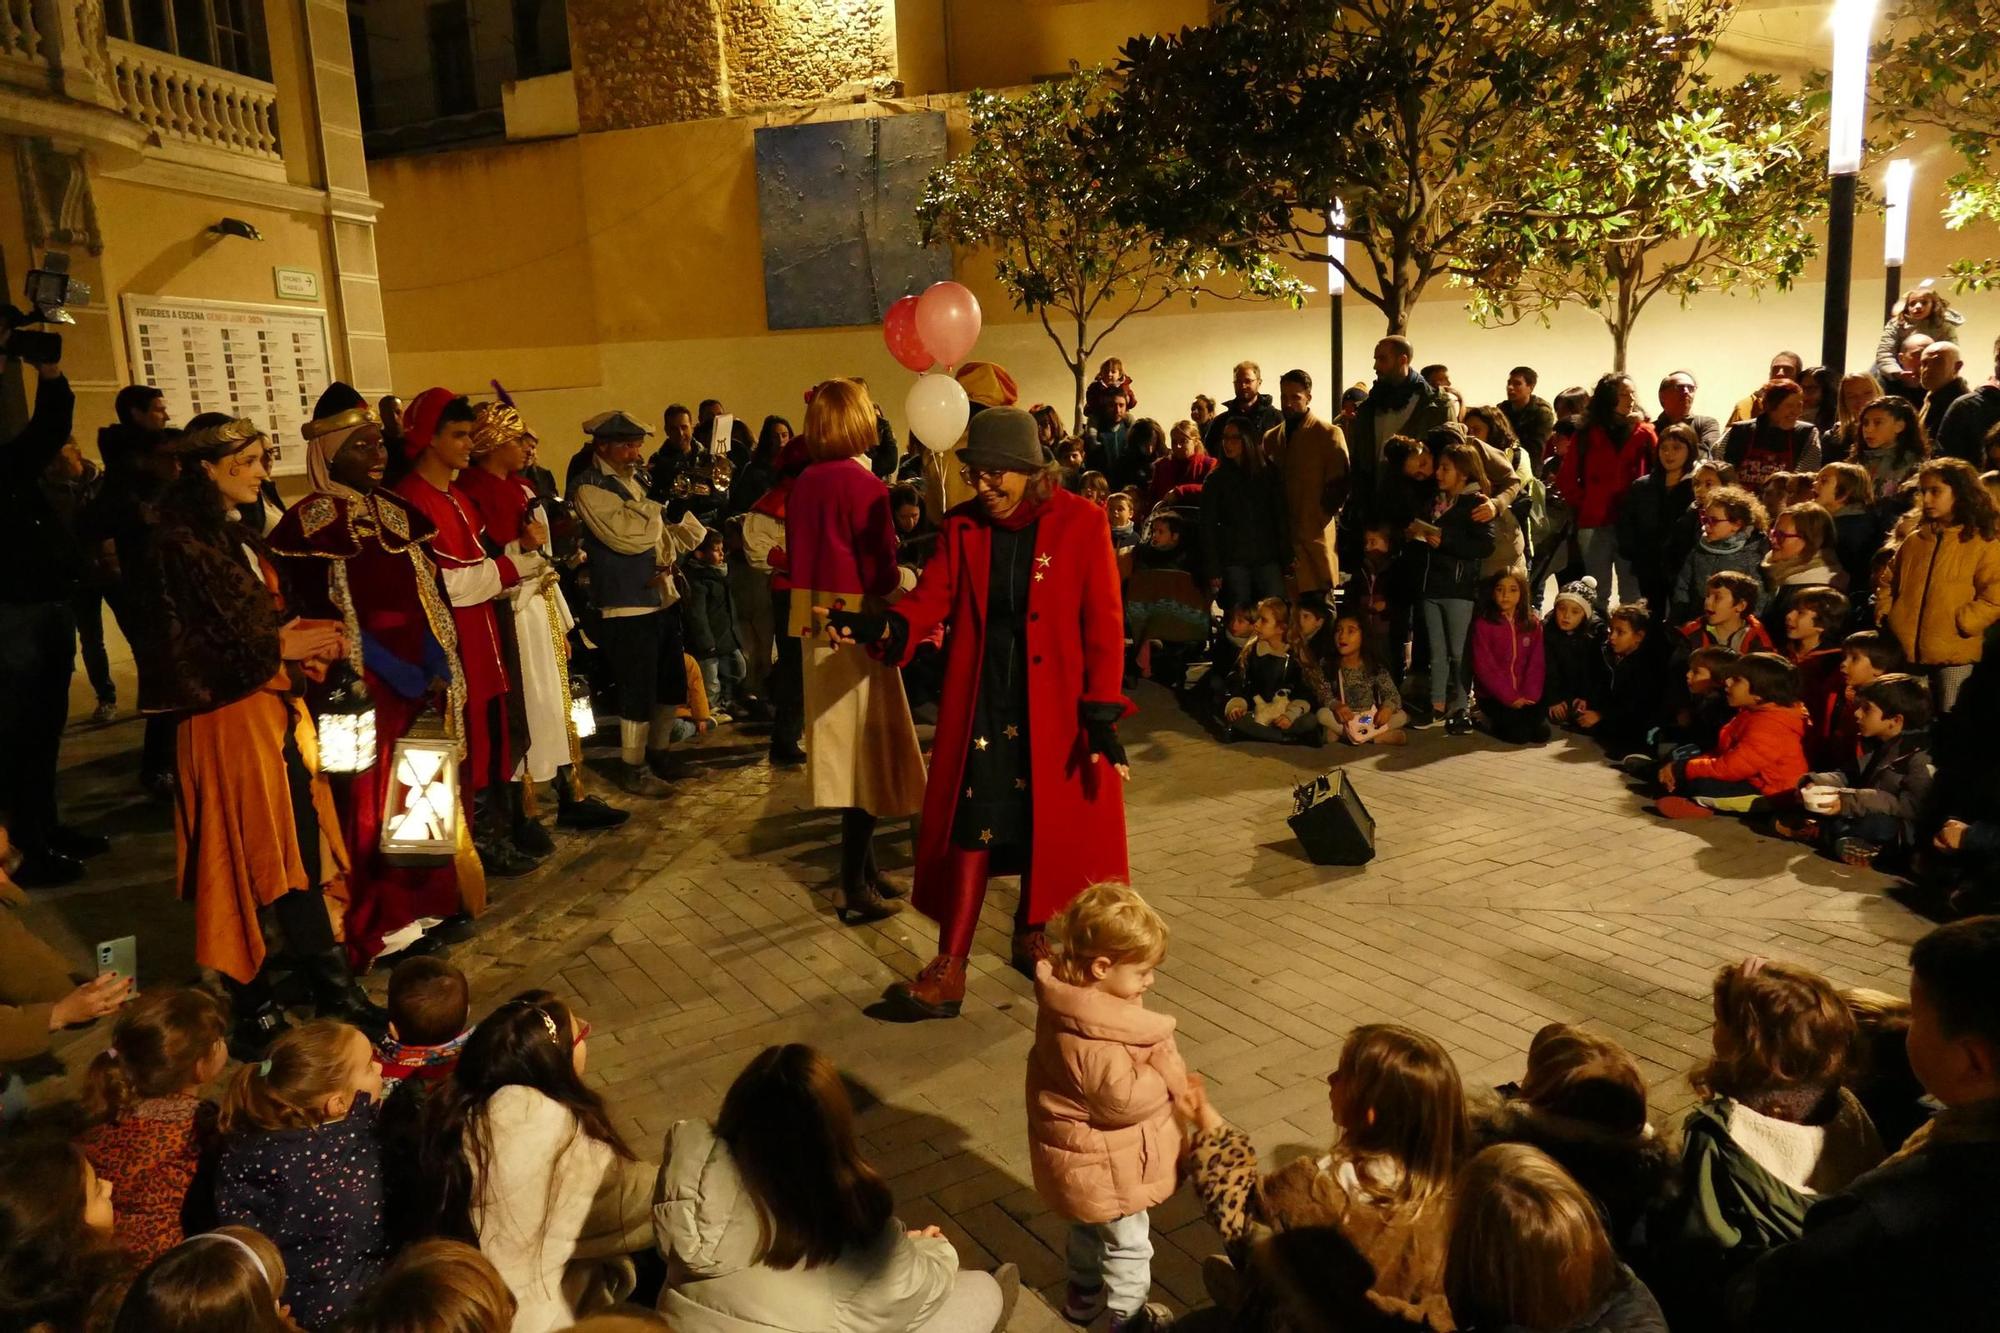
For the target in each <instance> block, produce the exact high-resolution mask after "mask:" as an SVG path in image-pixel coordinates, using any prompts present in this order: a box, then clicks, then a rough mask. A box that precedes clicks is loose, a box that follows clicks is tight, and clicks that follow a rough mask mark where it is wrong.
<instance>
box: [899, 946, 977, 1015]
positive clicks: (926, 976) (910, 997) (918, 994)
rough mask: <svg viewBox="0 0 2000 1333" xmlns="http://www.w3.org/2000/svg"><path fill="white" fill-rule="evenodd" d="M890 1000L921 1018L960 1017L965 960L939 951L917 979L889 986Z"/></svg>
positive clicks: (963, 989) (963, 992) (963, 1000)
mask: <svg viewBox="0 0 2000 1333" xmlns="http://www.w3.org/2000/svg"><path fill="white" fill-rule="evenodd" d="M888 998H889V1002H890V1003H891V1004H893V1005H895V1006H897V1007H898V1008H900V1009H903V1010H904V1011H906V1012H908V1013H909V1014H911V1015H912V1016H914V1017H917V1018H957V1017H958V1010H959V1006H960V1005H961V1004H963V1003H964V1002H965V960H964V959H963V958H953V957H952V956H951V955H949V954H939V955H938V956H937V957H935V958H933V959H931V961H930V962H929V963H928V964H927V965H926V966H925V967H924V970H923V971H921V972H919V973H917V979H916V980H915V981H899V982H897V983H896V984H895V985H893V986H891V987H889V997H888Z"/></svg>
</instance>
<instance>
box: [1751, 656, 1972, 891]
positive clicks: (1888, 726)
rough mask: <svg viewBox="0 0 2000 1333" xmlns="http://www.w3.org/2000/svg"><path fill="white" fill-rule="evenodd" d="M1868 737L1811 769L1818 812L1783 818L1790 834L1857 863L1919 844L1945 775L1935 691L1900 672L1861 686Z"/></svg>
mask: <svg viewBox="0 0 2000 1333" xmlns="http://www.w3.org/2000/svg"><path fill="white" fill-rule="evenodd" d="M1854 694H1855V702H1854V722H1855V729H1856V731H1857V732H1858V733H1859V736H1860V743H1859V745H1858V746H1857V747H1856V749H1855V750H1854V751H1852V752H1851V753H1850V754H1849V755H1848V757H1847V760H1846V762H1845V763H1843V764H1842V765H1841V767H1840V768H1839V769H1838V770H1837V771H1830V772H1821V773H1808V774H1807V775H1806V779H1805V786H1804V788H1803V789H1802V791H1801V798H1802V800H1803V801H1804V803H1805V808H1806V809H1807V811H1809V812H1811V814H1812V815H1815V816H1818V817H1817V818H1806V819H1802V820H1797V821H1793V822H1789V823H1787V822H1785V821H1780V825H1781V831H1782V832H1783V833H1784V835H1785V836H1786V837H1790V838H1793V839H1796V840H1797V841H1800V842H1817V843H1819V844H1820V846H1822V847H1824V848H1826V849H1827V850H1828V851H1830V852H1831V853H1832V854H1833V855H1834V856H1835V857H1836V858H1837V859H1839V860H1841V861H1844V862H1846V863H1847V864H1848V865H1851V866H1865V865H1872V864H1874V863H1875V858H1876V857H1877V856H1879V855H1880V854H1881V853H1883V852H1884V851H1895V852H1899V853H1903V854H1907V853H1909V852H1911V851H1913V850H1915V848H1916V846H1917V821H1918V820H1919V818H1920V817H1921V816H1922V814H1923V809H1924V803H1925V801H1926V800H1927V798H1928V797H1929V796H1930V790H1931V783H1932V781H1933V780H1934V779H1935V778H1936V776H1937V768H1936V765H1935V764H1933V763H1932V761H1931V756H1930V733H1929V731H1928V730H1927V728H1928V727H1929V726H1930V721H1931V692H1930V687H1929V685H1927V684H1926V683H1925V682H1924V681H1922V680H1919V679H1918V678H1917V677H1915V676H1911V675H1904V674H1901V673H1898V674H1896V675H1889V676H1883V677H1881V678H1880V679H1877V680H1873V681H1870V682H1869V683H1868V684H1866V685H1863V686H1862V687H1861V688H1860V689H1858V690H1856V691H1855V692H1854Z"/></svg>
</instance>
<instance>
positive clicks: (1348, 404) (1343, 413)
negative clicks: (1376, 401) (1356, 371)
mask: <svg viewBox="0 0 2000 1333" xmlns="http://www.w3.org/2000/svg"><path fill="white" fill-rule="evenodd" d="M1367 401H1368V390H1366V389H1364V388H1362V387H1361V386H1360V385H1359V384H1350V385H1348V386H1347V387H1346V388H1345V389H1342V390H1341V391H1340V420H1339V421H1337V422H1335V423H1334V424H1335V425H1337V426H1339V427H1340V429H1341V430H1342V432H1347V431H1351V430H1353V429H1354V414H1355V413H1356V412H1359V411H1360V410H1361V405H1362V404H1363V403H1365V402H1367Z"/></svg>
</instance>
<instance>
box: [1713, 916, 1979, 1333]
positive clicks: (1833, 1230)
mask: <svg viewBox="0 0 2000 1333" xmlns="http://www.w3.org/2000/svg"><path fill="white" fill-rule="evenodd" d="M1910 972H1911V977H1910V1032H1909V1038H1908V1049H1909V1056H1910V1068H1911V1069H1912V1070H1913V1071H1914V1072H1915V1073H1916V1075H1917V1078H1918V1079H1919V1080H1920V1081H1921V1082H1922V1083H1923V1085H1924V1090H1925V1091H1926V1092H1928V1093H1929V1094H1930V1095H1931V1096H1932V1097H1934V1098H1936V1099H1937V1100H1938V1101H1939V1102H1942V1103H1943V1104H1944V1110H1942V1111H1940V1112H1939V1113H1938V1114H1937V1117H1936V1118H1935V1119H1933V1120H1932V1121H1931V1122H1930V1124H1928V1125H1926V1126H1924V1127H1922V1128H1920V1129H1919V1130H1917V1132H1916V1133H1915V1134H1912V1135H1911V1136H1910V1138H1909V1140H1908V1141H1907V1142H1906V1143H1904V1145H1903V1147H1902V1149H1901V1150H1900V1151H1898V1152H1897V1154H1896V1155H1895V1156H1894V1157H1892V1158H1890V1159H1889V1160H1888V1161H1887V1162H1885V1163H1883V1164H1882V1165H1881V1166H1879V1167H1877V1168H1876V1169H1875V1170H1873V1171H1870V1172H1868V1173H1867V1174H1866V1175H1864V1176H1862V1177H1861V1178H1860V1179H1858V1180H1856V1181H1855V1182H1854V1183H1853V1184H1852V1185H1849V1186H1848V1187H1847V1189H1846V1190H1844V1191H1842V1192H1841V1193H1839V1194H1835V1195H1833V1196H1831V1197H1829V1198H1826V1199H1823V1200H1821V1201H1820V1202H1819V1203H1817V1204H1815V1205H1814V1206H1813V1209H1812V1211H1811V1212H1809V1213H1807V1214H1806V1222H1805V1233H1804V1234H1803V1235H1802V1236H1800V1237H1799V1239H1797V1240H1795V1241H1793V1242H1792V1243H1791V1244H1789V1245H1781V1246H1779V1247H1778V1248H1776V1249H1774V1250H1772V1251H1770V1252H1769V1253H1768V1254H1766V1255H1765V1256H1764V1257H1763V1258H1762V1259H1761V1260H1759V1261H1758V1263H1757V1265H1756V1266H1755V1267H1754V1268H1752V1269H1750V1270H1749V1272H1748V1273H1746V1274H1745V1275H1744V1276H1743V1277H1742V1278H1741V1279H1739V1280H1738V1281H1737V1282H1736V1284H1735V1285H1734V1287H1733V1288H1732V1290H1731V1293H1730V1295H1731V1307H1732V1313H1733V1314H1734V1316H1735V1324H1736V1327H1738V1328H1740V1329H1744V1330H1750V1329H1755V1330H1756V1331H1757V1333H1786V1331H1787V1330H1792V1329H1797V1330H1807V1329H1810V1330H1812V1333H1842V1331H1843V1330H1853V1333H1879V1331H1880V1330H1883V1329H1892V1328H1894V1329H1948V1328H1949V1329H1957V1328H1965V1329H1970V1328H1988V1327H1991V1326H1992V1322H1993V1317H1994V1313H1993V1312H1994V1305H1993V1291H1994V1274H1995V1273H2000V916H1975V917H1967V918H1966V919H1964V920H1962V921H1954V922H1952V923H1951V924H1950V925H1947V926H1940V927H1938V928H1937V929H1936V930H1934V931H1932V932H1931V933H1930V934H1929V935H1926V936H1925V937H1924V938H1923V939H1921V940H1919V941H1917V945H1916V947H1915V948H1914V949H1912V950H1911V951H1910Z"/></svg>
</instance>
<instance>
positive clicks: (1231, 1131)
mask: <svg viewBox="0 0 2000 1333" xmlns="http://www.w3.org/2000/svg"><path fill="white" fill-rule="evenodd" d="M1193 1158H1194V1191H1195V1194H1196V1195H1197V1196H1198V1197H1199V1198H1200V1199H1201V1210H1202V1212H1203V1213H1205V1214H1206V1215H1207V1217H1208V1220H1209V1222H1210V1223H1211V1224H1212V1225H1213V1226H1214V1227H1215V1229H1216V1230H1217V1231H1218V1232H1220V1233H1221V1235H1222V1239H1223V1241H1224V1242H1225V1243H1231V1242H1234V1241H1237V1240H1240V1239H1242V1237H1243V1235H1244V1233H1245V1232H1246V1231H1248V1230H1249V1228H1250V1224H1251V1223H1252V1222H1254V1221H1255V1220H1256V1218H1255V1217H1254V1215H1253V1210H1254V1208H1255V1207H1256V1204H1255V1202H1254V1200H1255V1196H1256V1185H1257V1150H1256V1149H1255V1148H1252V1147H1251V1146H1250V1136H1249V1135H1248V1134H1245V1133H1244V1132H1243V1131H1242V1130H1240V1129H1237V1128H1236V1127H1234V1126H1233V1125H1224V1126H1222V1127H1221V1128H1220V1129H1212V1130H1203V1131H1201V1132H1200V1133H1198V1134H1196V1135H1195V1136H1194V1144H1193Z"/></svg>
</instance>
